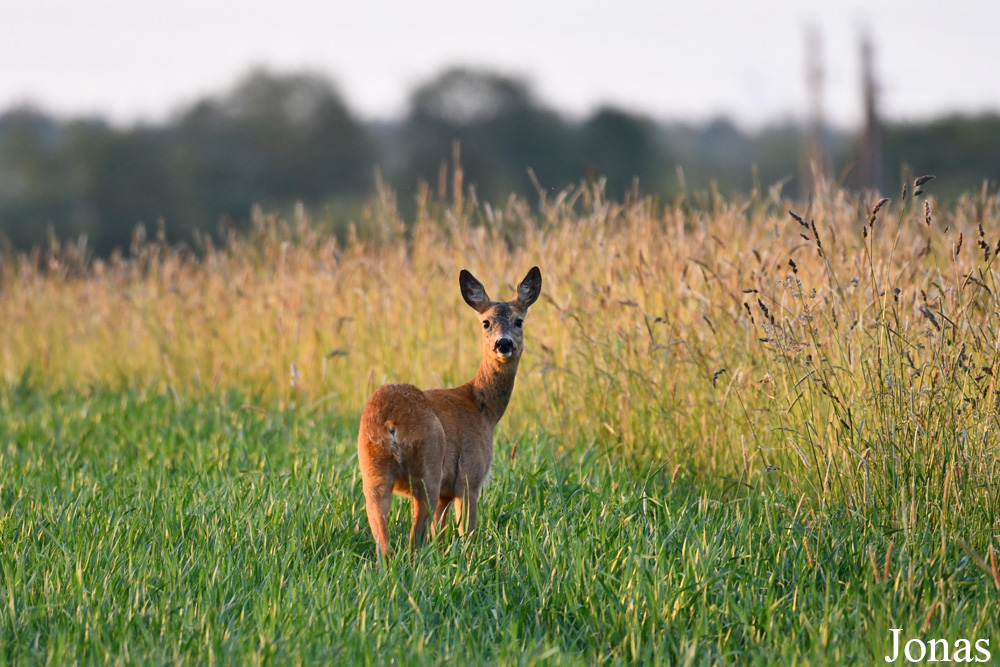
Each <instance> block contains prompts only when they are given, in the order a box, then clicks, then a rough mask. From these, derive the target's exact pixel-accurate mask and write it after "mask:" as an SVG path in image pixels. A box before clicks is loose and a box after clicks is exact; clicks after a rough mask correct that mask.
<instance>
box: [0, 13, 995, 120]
mask: <svg viewBox="0 0 1000 667" xmlns="http://www.w3.org/2000/svg"><path fill="white" fill-rule="evenodd" d="M997 19H1000V4H996V3H988V2H972V1H970V0H963V1H959V2H953V3H950V4H949V5H947V6H940V5H939V4H936V3H932V2H930V0H915V1H914V2H910V3H907V5H906V6H905V7H903V8H902V9H900V5H899V3H891V2H887V1H885V0H876V1H874V2H872V1H868V2H862V1H859V0H850V1H848V2H843V3H841V4H840V6H839V7H838V9H837V11H832V10H831V9H830V7H829V5H828V4H821V3H819V2H794V1H793V0H765V1H763V2H761V3H755V4H753V5H748V4H744V3H729V2H720V1H718V0H716V1H714V2H702V3H676V2H668V3H651V2H640V1H637V0H623V2H619V3H616V4H615V5H614V7H613V11H609V10H608V8H607V6H606V5H604V4H601V5H598V4H597V3H586V4H573V5H569V4H564V3H547V4H544V5H541V6H538V5H536V4H534V3H529V2H526V1H525V0H514V1H513V2H510V3H507V4H506V5H505V6H504V7H503V8H502V9H500V10H497V9H494V8H486V7H483V6H478V5H473V6H467V5H463V4H459V3H456V2H450V1H449V2H427V3H423V4H420V5H415V4H412V3H405V2H399V1H398V0H393V1H384V2H377V3H372V4H367V5H365V6H354V5H350V6H330V5H326V4H323V3H319V2H316V1H315V0H298V1H295V2H292V3H288V4H286V5H284V6H282V8H281V10H280V11H274V10H273V6H272V5H269V4H266V3H264V2H261V1H259V0H252V1H250V2H246V3H243V4H241V5H239V6H238V7H237V6H235V5H229V4H228V3H224V2H221V0H203V1H201V2H194V0H181V1H180V2H177V3H172V4H171V5H170V6H166V5H146V4H142V5H139V4H136V3H131V2H128V0H97V2H94V3H88V4H87V5H80V4H77V3H70V2H68V0H48V1H46V2H39V3H30V4H29V3H24V4H22V5H19V6H17V7H15V8H14V9H13V10H12V11H10V12H9V14H8V17H7V20H6V21H5V25H4V27H2V28H0V36H2V37H3V39H0V57H2V58H3V59H4V61H5V62H8V63H14V66H13V67H10V68H9V71H8V73H7V76H5V77H3V78H2V80H0V109H7V108H10V107H13V106H17V105H20V104H30V105H33V106H35V107H38V108H40V109H42V110H44V111H46V112H49V113H52V114H54V115H57V116H64V117H65V116H100V117H104V118H106V119H108V120H110V121H111V122H113V123H115V124H119V125H121V124H133V123H141V122H159V121H162V120H166V119H168V118H170V116H171V115H172V114H174V113H176V112H177V110H178V109H180V108H183V107H184V106H185V105H187V104H190V103H191V102H193V101H195V100H197V99H199V98H201V97H203V96H205V95H210V94H216V93H219V92H221V91H223V90H226V89H228V88H230V87H232V86H233V85H234V84H235V83H236V81H237V80H238V79H239V78H240V77H241V76H243V75H245V74H246V73H247V72H249V71H250V70H251V69H253V68H255V67H264V68H267V69H270V70H272V71H277V72H288V71H298V70H303V69H305V70H310V71H315V72H320V73H322V74H324V75H325V76H328V77H329V78H330V79H331V80H332V81H333V82H334V83H335V84H336V85H337V87H338V89H339V90H340V92H341V94H342V95H343V96H344V99H345V101H346V102H347V103H348V105H349V106H350V108H351V109H352V110H353V111H354V112H355V113H357V114H358V115H359V116H361V117H362V118H364V119H365V120H369V121H370V120H391V119H394V118H398V117H399V116H401V115H402V114H403V113H405V110H406V103H407V97H408V95H409V94H410V93H411V92H412V90H413V88H414V87H415V86H416V85H418V84H420V83H422V82H424V81H427V80H429V79H430V78H431V77H433V76H435V75H436V74H438V73H439V72H441V71H442V70H444V69H445V68H447V67H449V66H456V65H462V66H472V67H477V68H485V69H491V70H496V71H499V72H501V73H504V74H508V75H514V76H518V77H522V78H524V79H526V80H527V81H529V82H530V83H531V85H532V90H533V91H534V92H535V94H536V96H537V98H538V99H539V101H540V102H542V103H543V104H546V105H548V106H550V107H552V108H554V109H555V110H557V111H559V112H561V113H563V114H565V115H567V116H569V117H581V116H583V115H586V114H587V113H588V112H590V111H592V110H593V109H595V108H597V107H599V106H601V105H604V104H611V105H614V106H619V107H622V108H626V109H630V110H633V111H636V112H639V113H642V114H646V115H648V116H650V117H652V118H654V119H657V120H660V121H668V122H669V121H678V122H700V121H705V120H709V119H712V118H716V117H727V118H730V119H732V120H733V121H734V122H736V123H738V124H740V125H742V126H744V127H746V126H751V127H752V126H760V125H765V124H772V123H776V122H783V121H786V120H799V119H801V118H803V117H804V115H805V113H806V109H807V108H808V95H807V92H806V84H805V78H806V77H805V68H806V62H805V52H806V35H807V32H808V30H809V29H810V28H814V29H815V30H816V31H817V32H818V34H819V35H820V37H821V53H822V59H823V65H824V69H825V85H824V88H823V94H824V113H825V117H826V119H827V120H828V121H829V122H830V123H831V124H832V125H834V126H837V127H843V128H850V127H856V126H857V125H858V123H859V122H860V118H861V83H860V46H859V45H860V41H861V38H862V35H863V34H864V33H865V31H867V32H868V34H869V35H870V37H871V39H872V41H873V43H874V46H875V66H876V74H877V76H878V80H879V82H880V101H881V107H882V112H883V116H884V117H885V118H887V119H889V120H894V121H900V120H925V119H929V118H932V117H939V116H943V115H949V114H952V113H966V114H978V113H982V112H991V111H992V112H996V111H1000V84H998V83H997V77H996V76H995V71H994V70H995V63H997V62H1000V42H998V41H997V40H995V39H993V38H992V36H991V32H992V26H995V25H996V24H997Z"/></svg>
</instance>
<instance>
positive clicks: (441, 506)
mask: <svg viewBox="0 0 1000 667" xmlns="http://www.w3.org/2000/svg"><path fill="white" fill-rule="evenodd" d="M451 500H452V499H451V498H445V497H444V496H441V497H440V498H438V504H437V509H435V510H434V525H435V526H436V527H437V530H441V529H442V528H444V520H445V518H446V517H447V516H448V508H449V507H451Z"/></svg>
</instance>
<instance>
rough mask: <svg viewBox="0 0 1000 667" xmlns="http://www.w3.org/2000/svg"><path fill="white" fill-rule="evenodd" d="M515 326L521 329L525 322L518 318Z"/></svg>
mask: <svg viewBox="0 0 1000 667" xmlns="http://www.w3.org/2000/svg"><path fill="white" fill-rule="evenodd" d="M514 326H515V327H517V328H518V329H520V328H521V327H522V326H524V320H522V319H521V318H520V317H519V318H517V319H516V320H514Z"/></svg>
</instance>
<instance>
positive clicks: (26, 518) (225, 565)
mask: <svg viewBox="0 0 1000 667" xmlns="http://www.w3.org/2000/svg"><path fill="white" fill-rule="evenodd" d="M934 185H935V183H934V181H933V180H930V179H922V178H918V179H915V180H914V179H913V177H912V176H911V177H909V178H908V179H907V181H906V183H905V184H904V187H903V189H902V192H896V193H889V195H888V196H889V197H892V200H891V201H883V200H882V199H881V197H880V196H879V195H875V194H870V193H864V194H858V193H851V192H848V191H844V190H840V189H838V188H836V187H833V186H825V187H824V188H823V189H822V190H821V191H820V192H819V193H818V194H817V196H816V197H815V198H814V199H813V200H811V201H810V202H795V201H789V200H787V199H786V198H784V197H783V196H782V194H781V192H780V189H779V188H772V189H770V190H766V191H764V190H761V191H754V192H752V193H750V194H749V195H748V196H747V197H745V198H743V199H740V200H726V199H724V198H722V197H721V196H719V195H718V194H717V193H707V194H703V195H694V194H692V195H689V196H685V197H679V198H678V199H676V200H675V201H671V202H658V201H656V200H653V199H648V198H644V197H641V196H639V195H638V194H633V195H632V196H629V197H627V198H626V199H625V200H624V201H611V200H608V199H607V198H606V197H605V196H604V194H603V190H602V188H601V187H600V184H590V185H588V184H583V185H581V186H579V187H576V188H570V189H567V190H564V191H561V192H550V193H541V195H540V199H541V201H540V202H537V203H532V204H529V203H527V202H526V201H524V200H520V199H517V198H513V197H512V198H511V199H509V200H508V201H507V202H506V203H505V204H504V205H503V206H499V207H498V206H490V205H489V204H486V203H481V202H478V201H476V199H475V196H474V193H473V192H472V191H469V190H467V189H465V188H463V186H462V176H461V171H460V170H456V171H455V173H454V174H453V182H452V184H451V188H450V191H451V193H452V194H451V196H449V197H447V198H445V197H442V196H433V195H432V194H431V193H430V191H429V190H428V189H427V188H426V187H424V188H421V189H420V191H419V192H418V194H417V209H416V210H417V212H416V214H415V216H414V219H408V220H404V219H403V218H402V216H401V214H400V213H399V206H397V201H396V195H395V194H394V193H393V192H391V191H389V190H388V189H386V188H384V187H380V188H379V190H378V191H377V192H376V193H375V194H374V195H373V196H372V198H371V201H370V203H369V205H368V206H367V207H366V209H365V211H364V212H363V214H362V216H361V217H360V219H359V220H357V222H356V224H355V225H351V226H350V227H344V228H341V229H340V230H339V231H340V233H339V234H333V233H331V230H330V228H329V226H328V225H326V224H323V222H322V221H320V222H315V221H313V220H312V219H311V218H310V215H309V212H307V211H305V210H304V209H302V208H301V207H300V208H297V209H296V210H294V211H291V212H289V213H288V215H287V216H285V215H278V214H266V213H264V212H262V211H256V212H255V214H254V220H253V227H252V230H251V231H250V232H249V233H247V234H237V233H231V234H229V235H228V236H227V237H226V238H225V239H224V241H222V242H214V243H213V241H212V240H211V239H210V238H208V237H203V238H201V239H200V240H199V248H198V252H193V251H191V250H189V249H187V248H185V247H182V246H171V245H168V244H167V243H166V242H164V241H163V240H162V239H161V238H158V237H157V235H156V234H152V238H146V234H145V232H144V231H143V230H142V229H141V228H140V229H137V231H136V234H135V238H134V242H133V246H132V248H131V249H130V251H129V252H128V253H126V254H125V255H119V256H114V257H111V258H109V259H104V260H91V259H90V258H89V257H88V255H87V252H86V249H85V247H84V245H83V244H82V243H79V244H62V245H60V244H59V243H57V242H56V241H53V242H52V243H51V245H50V247H49V248H47V249H44V250H37V251H35V252H33V253H28V254H20V255H18V254H14V253H11V252H8V253H6V254H5V255H3V256H2V258H0V332H2V337H0V570H2V572H0V664H8V663H9V664H32V663H38V664H66V663H79V664H94V663H100V664H105V663H114V664H177V663H184V664H304V663H314V662H323V663H327V664H348V663H360V664H373V663H382V662H387V661H395V662H397V663H399V664H428V663H430V664H435V663H456V662H461V663H464V662H492V663H500V664H595V663H598V664H618V663H627V662H633V661H639V662H649V663H659V664H691V665H702V664H871V663H879V664H882V663H883V662H884V660H883V656H885V655H889V654H891V649H892V635H891V633H890V629H892V628H900V629H902V636H903V637H904V640H905V639H907V638H911V637H919V638H923V639H925V640H930V639H946V640H948V642H949V644H950V646H951V647H952V651H954V647H955V646H956V642H957V641H958V640H959V639H962V638H965V639H970V640H972V641H975V640H976V639H988V640H989V646H990V648H991V650H992V653H993V655H997V654H998V651H1000V620H998V619H1000V615H998V614H997V612H996V610H997V608H998V602H1000V573H998V564H997V553H996V549H997V547H998V546H1000V519H998V517H1000V490H998V489H1000V487H998V484H997V481H996V480H997V475H998V473H1000V440H998V438H997V437H996V432H997V431H996V428H997V426H998V423H997V418H998V409H1000V398H998V396H1000V394H998V388H997V386H996V382H997V374H998V373H1000V303H998V301H1000V279H998V278H1000V276H998V274H997V270H996V267H994V262H995V261H996V258H997V253H998V251H1000V240H998V238H997V235H998V234H1000V213H998V210H997V204H998V202H997V196H996V195H995V194H992V193H990V192H989V191H987V190H986V189H985V188H984V190H983V191H982V192H979V193H970V194H968V195H966V196H964V197H962V198H961V199H959V200H958V201H956V202H954V203H953V204H949V205H948V206H939V205H938V203H937V202H936V201H935V200H934V198H933V189H934ZM925 190H926V191H927V192H924V191H925ZM535 264H537V265H538V266H540V267H541V270H542V276H543V288H542V296H541V298H540V299H539V301H538V303H536V304H535V305H534V306H533V307H532V309H531V312H530V314H529V316H528V318H527V319H526V322H525V340H526V347H527V350H526V352H525V354H524V357H523V358H522V361H521V369H520V372H519V376H518V380H517V386H516V388H515V391H514V396H513V400H512V402H511V405H510V407H509V409H508V412H507V415H506V416H505V417H504V419H503V421H502V422H501V424H500V426H499V427H498V431H497V447H496V458H495V461H494V472H493V477H492V479H491V480H490V482H489V484H488V486H487V488H486V490H485V491H484V496H483V500H482V504H481V513H480V526H479V531H478V532H477V534H476V535H475V536H474V537H473V538H471V539H460V538H459V537H458V536H457V535H455V533H454V531H453V530H450V531H447V532H446V533H445V535H443V537H442V540H441V544H440V547H427V548H425V549H423V550H422V551H420V552H419V553H418V554H417V555H416V556H415V558H413V559H412V561H411V560H410V559H409V558H408V557H407V555H406V553H405V549H403V546H404V543H405V538H406V532H407V530H408V525H409V511H408V508H407V507H405V506H404V503H402V502H400V501H398V500H397V501H396V503H394V506H393V514H392V519H391V523H390V528H391V529H392V536H393V540H394V541H395V543H396V545H397V548H396V554H395V557H394V559H393V560H392V562H390V563H389V564H388V567H385V568H379V567H376V563H375V544H374V541H373V539H372V537H371V534H370V532H369V531H368V527H367V520H366V518H365V515H364V504H363V500H362V497H361V486H360V477H359V474H358V472H357V460H356V435H357V424H358V417H359V414H360V411H361V408H362V406H363V405H364V401H365V400H366V398H367V396H368V395H369V393H370V392H371V391H372V390H373V389H374V388H375V387H376V386H378V385H379V384H381V383H383V382H411V383H414V384H417V385H418V386H423V387H432V386H451V385H454V384H458V383H461V382H464V381H465V380H467V379H468V378H470V377H471V376H472V374H473V373H474V371H475V369H476V366H477V365H478V361H479V333H478V326H477V323H478V322H477V320H476V319H475V315H474V313H473V312H472V311H471V310H470V309H468V307H467V306H466V305H465V304H464V303H463V302H462V299H461V295H460V294H459V290H458V281H457V276H458V273H459V270H460V269H462V268H468V269H469V270H471V271H472V272H473V273H475V274H476V276H477V277H479V278H480V279H481V280H482V281H483V282H484V284H485V286H486V288H487V289H488V291H489V292H490V294H491V295H493V297H494V298H510V297H511V296H512V294H513V288H514V287H513V286H514V284H515V283H516V281H517V280H518V279H519V278H520V277H521V276H523V275H524V273H525V271H526V270H527V269H528V268H529V267H530V266H532V265H535ZM952 657H954V656H952ZM976 657H977V654H976V653H975V651H973V652H972V658H973V659H975V658H976ZM978 657H982V655H981V654H979V655H978Z"/></svg>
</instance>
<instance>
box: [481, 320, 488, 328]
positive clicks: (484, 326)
mask: <svg viewBox="0 0 1000 667" xmlns="http://www.w3.org/2000/svg"><path fill="white" fill-rule="evenodd" d="M483 328H484V329H489V328H490V321H489V320H483Z"/></svg>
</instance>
